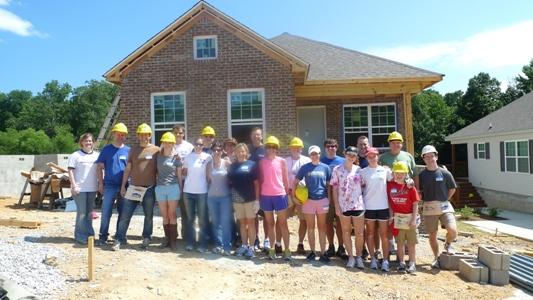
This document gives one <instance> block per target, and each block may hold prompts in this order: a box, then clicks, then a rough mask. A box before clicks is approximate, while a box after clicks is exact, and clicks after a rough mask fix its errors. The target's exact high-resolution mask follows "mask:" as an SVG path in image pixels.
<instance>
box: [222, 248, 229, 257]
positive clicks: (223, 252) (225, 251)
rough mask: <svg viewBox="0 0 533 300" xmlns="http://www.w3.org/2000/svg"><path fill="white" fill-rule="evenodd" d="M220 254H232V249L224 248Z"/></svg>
mask: <svg viewBox="0 0 533 300" xmlns="http://www.w3.org/2000/svg"><path fill="white" fill-rule="evenodd" d="M220 254H221V255H222V256H229V255H231V251H230V250H224V249H222V251H221V252H220Z"/></svg>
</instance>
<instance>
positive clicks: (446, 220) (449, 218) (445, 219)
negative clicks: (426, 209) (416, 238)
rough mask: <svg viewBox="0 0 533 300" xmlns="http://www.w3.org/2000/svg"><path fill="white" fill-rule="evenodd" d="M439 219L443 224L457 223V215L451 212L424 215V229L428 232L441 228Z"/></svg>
mask: <svg viewBox="0 0 533 300" xmlns="http://www.w3.org/2000/svg"><path fill="white" fill-rule="evenodd" d="M439 220H440V223H441V224H442V225H443V226H446V227H447V226H448V225H450V224H455V216H454V215H453V213H451V212H447V213H443V214H442V215H440V216H424V229H425V230H426V231H427V232H428V233H433V232H437V230H439Z"/></svg>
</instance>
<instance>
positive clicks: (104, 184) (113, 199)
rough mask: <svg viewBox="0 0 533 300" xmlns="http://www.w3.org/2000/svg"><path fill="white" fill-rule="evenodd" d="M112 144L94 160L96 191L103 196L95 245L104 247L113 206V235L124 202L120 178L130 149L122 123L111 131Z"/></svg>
mask: <svg viewBox="0 0 533 300" xmlns="http://www.w3.org/2000/svg"><path fill="white" fill-rule="evenodd" d="M111 135H112V142H111V144H108V145H106V146H105V147H104V148H103V149H102V152H100V155H99V156H98V159H97V160H96V169H97V171H96V176H97V179H98V191H99V192H100V194H102V195H103V200H102V215H101V217H100V235H99V239H98V240H97V241H96V244H97V245H105V244H106V243H107V239H108V237H109V223H110V221H111V215H112V214H113V205H114V204H115V203H116V206H117V212H118V218H117V223H116V226H115V234H116V232H118V221H119V220H120V216H121V214H122V204H123V202H124V200H123V199H122V196H121V194H120V187H121V186H122V177H123V176H124V170H125V169H126V165H127V163H128V156H129V152H130V147H128V146H126V145H125V144H124V142H125V141H126V136H127V135H128V128H127V127H126V125H124V123H117V124H115V126H113V128H112V129H111Z"/></svg>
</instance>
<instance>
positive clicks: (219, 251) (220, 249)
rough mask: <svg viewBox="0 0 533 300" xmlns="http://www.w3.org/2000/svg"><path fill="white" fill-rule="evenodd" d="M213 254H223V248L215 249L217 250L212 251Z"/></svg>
mask: <svg viewBox="0 0 533 300" xmlns="http://www.w3.org/2000/svg"><path fill="white" fill-rule="evenodd" d="M211 252H213V253H214V254H221V253H222V248H221V247H215V248H213V249H211Z"/></svg>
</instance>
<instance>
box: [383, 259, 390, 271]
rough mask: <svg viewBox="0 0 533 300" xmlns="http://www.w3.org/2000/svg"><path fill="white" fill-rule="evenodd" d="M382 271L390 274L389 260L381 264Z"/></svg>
mask: <svg viewBox="0 0 533 300" xmlns="http://www.w3.org/2000/svg"><path fill="white" fill-rule="evenodd" d="M381 271H382V272H388V271H389V261H388V260H383V262H382V263H381Z"/></svg>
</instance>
